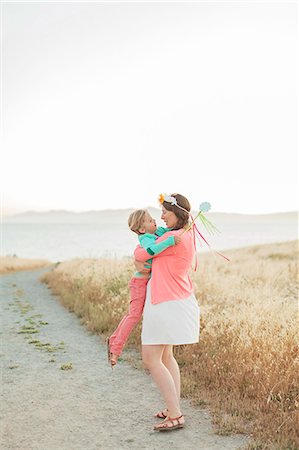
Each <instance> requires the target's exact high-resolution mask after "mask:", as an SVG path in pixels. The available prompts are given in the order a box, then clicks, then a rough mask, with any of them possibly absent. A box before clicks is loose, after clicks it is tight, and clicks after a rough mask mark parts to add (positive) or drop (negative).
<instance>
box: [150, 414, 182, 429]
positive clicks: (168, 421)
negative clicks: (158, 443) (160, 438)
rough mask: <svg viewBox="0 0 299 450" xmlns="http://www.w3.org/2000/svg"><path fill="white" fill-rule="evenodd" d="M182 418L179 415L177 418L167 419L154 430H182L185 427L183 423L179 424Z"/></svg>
mask: <svg viewBox="0 0 299 450" xmlns="http://www.w3.org/2000/svg"><path fill="white" fill-rule="evenodd" d="M183 417H184V416H183V414H181V415H180V416H179V417H167V418H166V419H165V420H164V421H163V422H162V423H161V424H159V425H156V426H154V430H155V431H172V430H177V429H178V428H183V427H184V426H185V422H183V423H180V419H182V418H183ZM169 424H171V425H169Z"/></svg>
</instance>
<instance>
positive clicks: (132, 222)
mask: <svg viewBox="0 0 299 450" xmlns="http://www.w3.org/2000/svg"><path fill="white" fill-rule="evenodd" d="M146 213H147V210H146V209H136V211H133V212H132V213H131V214H130V215H129V218H128V225H129V228H130V229H131V230H132V231H134V233H137V234H140V233H139V229H140V228H142V225H143V222H144V219H145V214H146Z"/></svg>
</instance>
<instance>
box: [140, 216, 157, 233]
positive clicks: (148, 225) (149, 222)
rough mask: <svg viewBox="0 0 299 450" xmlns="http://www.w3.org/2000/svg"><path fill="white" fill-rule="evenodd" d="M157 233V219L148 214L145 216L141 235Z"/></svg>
mask: <svg viewBox="0 0 299 450" xmlns="http://www.w3.org/2000/svg"><path fill="white" fill-rule="evenodd" d="M156 231H157V224H156V221H155V219H153V218H152V216H151V215H150V214H149V213H148V212H147V213H146V214H145V216H144V221H143V224H142V227H141V228H140V229H139V232H140V233H150V234H154V233H155V232H156Z"/></svg>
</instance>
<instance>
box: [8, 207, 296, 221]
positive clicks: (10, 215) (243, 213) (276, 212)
mask: <svg viewBox="0 0 299 450" xmlns="http://www.w3.org/2000/svg"><path fill="white" fill-rule="evenodd" d="M147 208H152V209H157V210H158V209H159V207H156V206H147V207H146V208H144V209H147ZM134 209H139V208H133V207H127V208H105V209H88V210H80V211H75V210H69V209H48V210H42V211H40V210H33V209H32V210H31V209H30V210H25V211H20V212H15V213H4V212H2V218H3V219H4V218H9V217H16V216H20V215H24V214H49V213H69V214H78V215H79V214H87V213H98V212H116V211H128V210H134ZM140 209H141V208H140ZM142 209H143V208H142ZM193 211H194V210H193ZM290 213H297V214H298V213H299V212H298V210H288V211H275V212H259V213H257V212H233V211H230V212H226V211H211V212H209V214H239V215H248V216H249V215H250V216H260V215H273V214H290Z"/></svg>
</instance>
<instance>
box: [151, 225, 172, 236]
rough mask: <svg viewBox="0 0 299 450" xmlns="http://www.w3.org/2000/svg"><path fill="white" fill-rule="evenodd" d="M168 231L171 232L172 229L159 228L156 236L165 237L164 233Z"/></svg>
mask: <svg viewBox="0 0 299 450" xmlns="http://www.w3.org/2000/svg"><path fill="white" fill-rule="evenodd" d="M167 231H171V228H165V227H158V228H157V231H156V232H155V235H156V236H159V237H160V236H163V234H164V233H167Z"/></svg>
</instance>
